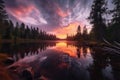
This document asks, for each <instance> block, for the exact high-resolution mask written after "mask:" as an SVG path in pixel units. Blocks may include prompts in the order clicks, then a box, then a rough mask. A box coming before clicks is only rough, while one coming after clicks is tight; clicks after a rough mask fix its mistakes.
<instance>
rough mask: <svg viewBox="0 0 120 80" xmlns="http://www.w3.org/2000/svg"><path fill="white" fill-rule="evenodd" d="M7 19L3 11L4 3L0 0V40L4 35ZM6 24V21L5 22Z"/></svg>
mask: <svg viewBox="0 0 120 80" xmlns="http://www.w3.org/2000/svg"><path fill="white" fill-rule="evenodd" d="M7 19H8V16H7V13H6V10H5V3H4V0H0V38H2V36H3V34H5V32H4V31H5V29H6V25H5V21H6V20H7ZM6 23H7V21H6Z"/></svg>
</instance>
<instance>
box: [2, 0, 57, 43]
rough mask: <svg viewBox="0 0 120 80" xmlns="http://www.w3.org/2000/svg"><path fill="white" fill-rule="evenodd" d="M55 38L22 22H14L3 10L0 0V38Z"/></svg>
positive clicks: (15, 39)
mask: <svg viewBox="0 0 120 80" xmlns="http://www.w3.org/2000/svg"><path fill="white" fill-rule="evenodd" d="M25 39H28V40H31V39H33V40H56V39H57V38H56V36H55V35H53V34H48V33H47V32H45V31H43V30H39V28H38V27H37V28H35V27H32V26H31V27H30V26H28V25H25V24H24V23H18V22H16V24H14V23H13V22H12V21H11V20H10V19H9V17H8V15H7V12H6V10H5V2H4V0H0V40H14V41H19V40H25Z"/></svg>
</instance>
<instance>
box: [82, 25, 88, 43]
mask: <svg viewBox="0 0 120 80" xmlns="http://www.w3.org/2000/svg"><path fill="white" fill-rule="evenodd" d="M82 37H83V40H84V41H86V40H88V32H87V28H86V26H84V27H83V34H82Z"/></svg>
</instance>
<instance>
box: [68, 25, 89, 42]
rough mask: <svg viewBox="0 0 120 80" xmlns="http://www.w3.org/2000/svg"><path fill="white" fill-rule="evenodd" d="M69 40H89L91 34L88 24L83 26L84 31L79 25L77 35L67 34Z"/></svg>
mask: <svg viewBox="0 0 120 80" xmlns="http://www.w3.org/2000/svg"><path fill="white" fill-rule="evenodd" d="M67 40H73V41H82V42H83V41H89V40H90V34H88V30H87V28H86V26H84V27H83V32H82V31H81V27H80V26H78V28H77V33H76V34H75V35H67Z"/></svg>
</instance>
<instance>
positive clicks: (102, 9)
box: [88, 0, 107, 41]
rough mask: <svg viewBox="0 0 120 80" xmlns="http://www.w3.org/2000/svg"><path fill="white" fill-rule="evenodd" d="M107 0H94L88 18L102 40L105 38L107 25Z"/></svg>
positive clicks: (95, 32)
mask: <svg viewBox="0 0 120 80" xmlns="http://www.w3.org/2000/svg"><path fill="white" fill-rule="evenodd" d="M105 1H106V0H94V1H93V4H92V7H91V8H92V9H91V12H90V16H89V18H88V19H89V20H90V22H91V24H92V25H93V32H94V35H95V38H96V40H98V41H102V40H103V38H105V31H106V25H105V19H104V14H105V13H106V9H107V8H106V2H105Z"/></svg>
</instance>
